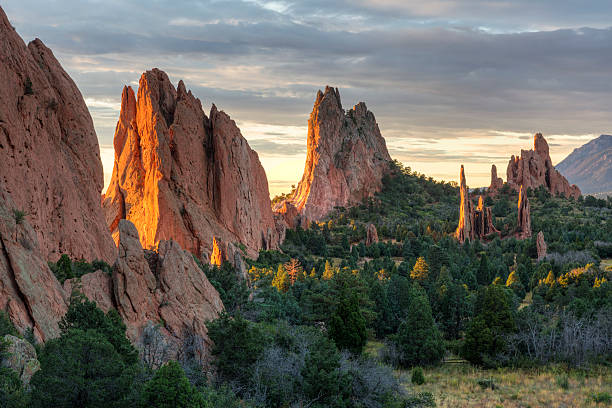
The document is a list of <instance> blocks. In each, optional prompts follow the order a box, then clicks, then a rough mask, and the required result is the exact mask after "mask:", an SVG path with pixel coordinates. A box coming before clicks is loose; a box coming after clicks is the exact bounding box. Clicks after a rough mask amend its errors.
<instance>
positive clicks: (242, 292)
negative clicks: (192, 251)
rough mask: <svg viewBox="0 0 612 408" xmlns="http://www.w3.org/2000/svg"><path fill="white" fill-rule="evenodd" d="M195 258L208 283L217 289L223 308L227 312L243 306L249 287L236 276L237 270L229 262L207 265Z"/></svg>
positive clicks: (247, 296) (247, 297) (247, 298)
mask: <svg viewBox="0 0 612 408" xmlns="http://www.w3.org/2000/svg"><path fill="white" fill-rule="evenodd" d="M194 259H196V263H197V264H198V266H199V267H200V269H202V271H203V272H204V274H205V275H206V277H207V278H208V280H209V281H210V283H211V284H212V285H213V286H214V287H215V289H217V292H219V296H220V297H221V300H222V301H223V305H224V306H225V310H227V311H228V312H229V313H233V312H234V311H236V310H238V309H240V308H242V307H244V305H246V303H247V302H248V300H249V289H248V287H247V284H246V281H245V280H244V279H242V278H241V277H239V276H238V272H237V271H236V269H235V268H234V266H233V265H232V264H230V263H229V262H223V265H221V266H220V267H219V266H209V265H205V264H203V263H202V262H200V260H199V259H197V258H195V257H194Z"/></svg>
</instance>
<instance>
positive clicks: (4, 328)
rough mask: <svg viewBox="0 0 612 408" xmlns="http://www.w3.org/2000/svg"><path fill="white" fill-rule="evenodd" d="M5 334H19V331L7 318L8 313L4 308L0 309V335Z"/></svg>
mask: <svg viewBox="0 0 612 408" xmlns="http://www.w3.org/2000/svg"><path fill="white" fill-rule="evenodd" d="M7 334H11V335H13V336H19V333H18V332H17V329H16V328H15V326H14V325H13V322H12V321H11V319H10V318H9V315H8V313H6V312H5V311H4V310H0V337H4V336H6V335H7Z"/></svg>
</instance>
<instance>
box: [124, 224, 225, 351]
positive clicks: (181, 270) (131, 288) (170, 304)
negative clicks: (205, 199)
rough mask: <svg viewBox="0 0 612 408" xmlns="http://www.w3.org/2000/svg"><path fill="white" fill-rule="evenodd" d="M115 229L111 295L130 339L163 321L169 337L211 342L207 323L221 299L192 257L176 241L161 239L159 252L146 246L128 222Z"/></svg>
mask: <svg viewBox="0 0 612 408" xmlns="http://www.w3.org/2000/svg"><path fill="white" fill-rule="evenodd" d="M117 229H118V231H119V256H118V258H117V261H116V262H115V265H114V268H113V269H114V270H113V277H112V280H113V291H114V293H113V294H114V297H115V299H116V302H117V310H118V311H119V314H120V315H121V317H122V318H123V321H124V322H125V324H126V326H127V335H128V337H129V338H130V339H131V340H132V341H136V340H137V339H138V337H139V335H140V333H141V331H142V328H143V327H144V326H145V325H146V324H147V322H149V321H150V322H153V323H157V322H159V321H163V322H164V326H163V331H164V333H165V334H166V335H168V336H171V337H173V338H176V339H180V338H182V337H183V336H184V335H185V333H188V332H191V333H195V334H197V335H198V336H201V337H202V338H203V339H204V340H205V341H206V342H209V341H208V336H207V329H206V322H207V321H210V320H214V319H215V318H216V317H217V316H218V315H219V313H221V311H222V310H223V303H222V302H221V298H220V297H219V293H218V292H217V291H216V290H215V288H214V287H213V286H212V285H211V284H210V282H209V281H208V279H207V278H206V275H204V272H202V270H201V269H200V268H199V267H198V266H197V264H196V263H195V261H194V259H193V256H192V255H191V254H190V253H188V252H187V251H183V250H182V249H181V247H180V246H179V245H178V244H177V243H176V242H175V241H161V242H160V243H159V246H158V251H157V252H152V251H146V250H143V249H142V246H141V245H140V239H139V237H138V231H137V229H136V227H135V226H134V224H132V223H131V222H129V221H127V220H121V221H120V222H119V224H118V226H117Z"/></svg>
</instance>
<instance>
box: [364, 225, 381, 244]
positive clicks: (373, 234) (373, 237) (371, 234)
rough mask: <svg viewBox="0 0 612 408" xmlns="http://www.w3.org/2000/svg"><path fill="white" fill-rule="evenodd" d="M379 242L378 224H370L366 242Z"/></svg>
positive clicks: (367, 229)
mask: <svg viewBox="0 0 612 408" xmlns="http://www.w3.org/2000/svg"><path fill="white" fill-rule="evenodd" d="M377 242H378V231H376V226H375V225H374V224H368V227H367V228H366V240H365V244H366V245H367V246H370V245H372V244H376V243H377Z"/></svg>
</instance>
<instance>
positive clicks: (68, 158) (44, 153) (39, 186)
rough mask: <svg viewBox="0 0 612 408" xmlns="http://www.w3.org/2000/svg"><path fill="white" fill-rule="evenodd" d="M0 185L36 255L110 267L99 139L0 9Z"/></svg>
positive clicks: (75, 93)
mask: <svg viewBox="0 0 612 408" xmlns="http://www.w3.org/2000/svg"><path fill="white" fill-rule="evenodd" d="M0 38H1V39H2V40H1V41H0V61H1V63H0V180H1V181H3V182H4V185H5V188H6V190H7V192H8V193H10V195H11V197H12V200H13V201H14V203H15V205H16V208H17V209H18V210H20V211H23V212H24V213H25V214H26V218H27V219H28V221H29V223H30V224H31V226H32V228H33V229H34V231H35V232H36V236H37V241H38V244H39V246H40V247H39V249H40V256H41V257H42V258H43V259H44V260H45V261H46V260H51V261H55V260H57V259H58V258H59V257H60V255H61V254H62V253H67V254H69V255H70V256H71V257H72V258H77V259H78V258H85V259H86V260H89V261H91V260H94V259H96V258H97V259H103V260H105V261H107V262H112V261H113V260H114V256H115V246H114V245H113V241H112V239H111V237H110V234H109V233H108V230H107V228H106V225H105V222H104V217H103V214H102V211H101V208H100V192H101V191H102V187H103V184H104V176H103V172H102V162H101V160H100V149H99V146H98V139H97V137H96V133H95V130H94V126H93V121H92V119H91V116H90V114H89V111H88V110H87V106H86V105H85V101H84V100H83V97H82V95H81V93H80V92H79V90H78V88H77V87H76V85H75V83H74V82H73V81H72V79H71V78H70V76H68V74H67V73H66V72H65V71H64V70H63V68H62V67H61V65H60V63H59V62H58V61H57V59H56V58H55V56H54V55H53V53H52V52H51V50H50V49H49V48H47V47H46V46H45V45H44V44H43V42H42V41H41V40H39V39H36V40H34V41H32V42H30V44H29V45H28V46H27V47H26V45H25V43H24V42H23V40H22V39H21V38H20V37H19V35H18V34H17V33H16V32H15V30H14V29H13V27H12V26H11V24H10V22H9V21H8V18H7V17H6V15H5V14H4V11H3V10H2V9H1V8H0Z"/></svg>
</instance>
